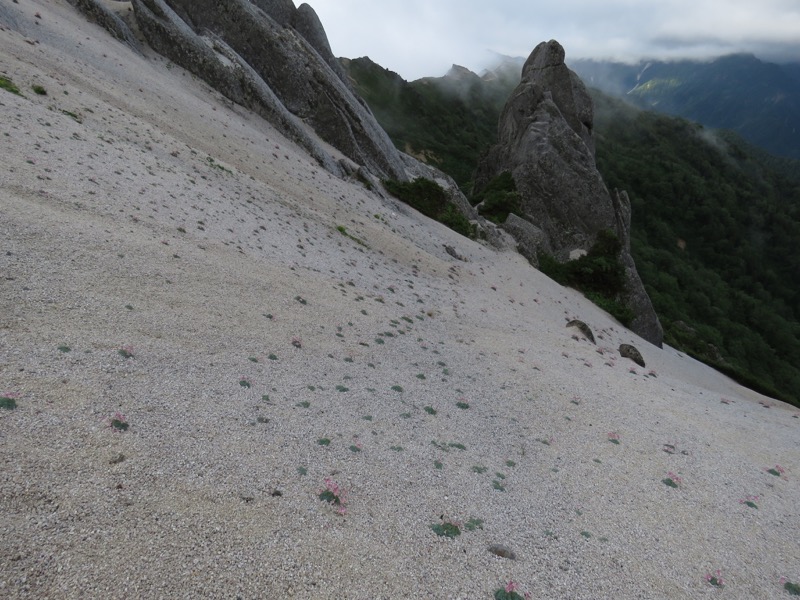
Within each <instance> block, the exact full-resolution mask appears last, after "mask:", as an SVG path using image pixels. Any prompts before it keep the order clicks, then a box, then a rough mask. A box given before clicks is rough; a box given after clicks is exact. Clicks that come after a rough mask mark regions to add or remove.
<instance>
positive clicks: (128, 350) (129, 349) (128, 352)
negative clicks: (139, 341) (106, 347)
mask: <svg viewBox="0 0 800 600" xmlns="http://www.w3.org/2000/svg"><path fill="white" fill-rule="evenodd" d="M117 354H119V355H120V356H121V357H122V358H135V357H134V355H133V346H130V345H128V346H122V348H120V349H119V350H117Z"/></svg>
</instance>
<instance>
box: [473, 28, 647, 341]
mask: <svg viewBox="0 0 800 600" xmlns="http://www.w3.org/2000/svg"><path fill="white" fill-rule="evenodd" d="M592 124H593V108H592V101H591V98H590V97H589V94H588V93H587V91H586V88H585V86H584V85H583V83H582V82H581V81H580V79H579V78H578V77H577V75H575V74H574V73H573V72H572V71H570V70H569V68H568V67H567V66H566V64H565V63H564V49H563V48H562V47H561V45H560V44H559V43H558V42H556V41H550V42H543V43H541V44H539V45H538V46H537V47H536V48H535V49H534V51H533V52H532V53H531V55H530V57H529V58H528V60H527V61H526V62H525V65H524V66H523V68H522V79H521V81H520V84H519V86H517V88H516V89H515V90H514V92H513V93H512V95H511V97H510V99H509V100H508V102H507V103H506V106H505V108H504V109H503V112H502V115H501V117H500V121H499V123H498V142H497V144H495V145H494V146H493V147H492V148H491V149H490V150H489V152H488V153H487V155H486V156H485V157H484V158H483V159H482V161H481V163H480V165H479V166H478V170H477V172H476V182H475V189H476V190H477V191H480V189H481V188H482V187H483V186H485V185H487V184H488V183H489V182H490V181H491V180H492V179H493V178H494V177H496V176H498V175H499V174H501V173H502V172H504V171H509V172H510V173H511V175H512V177H513V178H514V182H515V184H516V188H517V192H518V193H519V194H520V198H521V202H522V210H521V213H522V214H519V215H518V216H519V217H520V218H521V219H524V220H525V221H528V222H530V223H532V224H533V225H534V226H536V227H537V228H538V229H539V230H541V231H542V232H543V236H542V237H541V241H540V242H539V243H538V249H541V250H544V251H547V252H548V253H552V254H553V256H555V258H556V259H557V260H560V261H566V260H568V259H569V258H570V256H577V255H580V254H582V253H584V252H585V251H588V250H589V249H590V248H591V247H592V245H593V244H594V242H595V240H596V239H597V235H598V233H599V232H600V231H603V230H611V231H613V232H614V233H615V234H616V235H617V237H618V238H619V239H620V241H621V242H622V246H623V250H622V253H621V256H620V260H621V261H622V263H623V265H624V267H625V273H626V286H627V289H628V297H627V298H626V299H625V300H626V303H627V305H628V306H629V307H630V308H631V309H633V311H634V313H635V315H636V316H635V319H634V321H633V323H632V324H631V329H632V330H633V331H634V332H636V333H638V334H639V335H641V336H642V337H643V338H645V339H646V340H648V341H649V342H652V343H653V344H655V345H657V346H660V345H661V343H662V339H663V331H662V329H661V325H660V323H659V321H658V317H657V316H656V314H655V310H654V309H653V307H652V303H651V302H650V299H649V297H648V296H647V293H646V291H645V289H644V286H643V285H642V282H641V280H640V279H639V276H638V274H637V273H636V266H635V264H634V262H633V258H632V257H631V255H630V202H629V201H628V198H627V196H626V195H625V194H624V193H622V194H615V197H613V198H612V196H611V194H609V192H608V189H607V188H606V185H605V183H604V182H603V178H602V176H601V175H600V172H599V171H598V170H597V166H596V164H595V158H594V141H593V138H592ZM504 227H505V225H504ZM520 229H521V228H520V227H519V223H518V222H516V221H513V220H512V223H511V224H510V226H509V227H507V230H508V231H509V232H511V233H512V234H513V232H514V230H516V231H518V232H519V231H520ZM530 239H531V238H528V240H530ZM525 251H526V252H528V253H532V252H531V250H530V249H529V248H528V249H526V250H525Z"/></svg>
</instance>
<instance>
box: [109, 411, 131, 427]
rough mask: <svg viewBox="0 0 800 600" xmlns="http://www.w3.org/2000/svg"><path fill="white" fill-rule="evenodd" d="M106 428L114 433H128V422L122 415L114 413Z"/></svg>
mask: <svg viewBox="0 0 800 600" xmlns="http://www.w3.org/2000/svg"><path fill="white" fill-rule="evenodd" d="M108 426H109V427H111V429H113V430H114V431H128V427H130V425H129V424H128V420H127V419H126V418H125V415H123V414H122V413H119V412H116V413H114V416H113V417H111V418H110V419H109V420H108Z"/></svg>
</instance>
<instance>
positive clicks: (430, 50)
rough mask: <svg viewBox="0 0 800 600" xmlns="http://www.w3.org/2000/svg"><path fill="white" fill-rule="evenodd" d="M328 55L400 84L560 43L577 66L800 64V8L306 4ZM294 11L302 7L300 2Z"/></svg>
mask: <svg viewBox="0 0 800 600" xmlns="http://www.w3.org/2000/svg"><path fill="white" fill-rule="evenodd" d="M308 3H309V4H310V5H311V6H312V7H313V8H314V10H315V11H316V12H317V14H318V15H319V18H320V20H321V21H322V24H323V26H324V27H325V31H326V32H327V34H328V40H329V41H330V43H331V47H332V49H333V53H334V54H335V55H336V56H343V57H347V58H358V57H361V56H369V57H370V58H371V59H372V60H374V61H375V62H377V63H378V64H380V65H381V66H383V67H386V68H387V69H391V70H392V71H395V72H397V73H399V74H400V75H401V76H402V77H403V78H404V79H406V80H409V81H411V80H414V79H418V78H420V77H425V76H440V75H444V74H445V72H447V70H448V69H449V68H450V65H452V64H454V63H455V64H459V65H462V66H465V67H468V68H470V69H472V70H474V71H479V70H480V69H481V68H482V67H484V66H485V65H486V64H487V63H488V61H489V60H490V57H491V56H492V54H491V53H492V52H496V53H500V54H506V55H510V56H525V57H527V56H528V55H529V54H530V52H531V50H533V48H534V47H535V46H536V44H538V43H539V42H542V41H547V40H550V39H556V40H558V41H559V42H560V43H561V44H562V45H563V46H564V49H565V50H566V53H567V62H569V60H570V59H575V58H611V59H617V60H624V61H635V60H638V59H641V58H660V59H669V58H685V57H691V58H707V57H713V56H719V55H722V54H730V53H732V52H753V53H755V54H756V55H758V56H759V57H760V58H763V59H766V60H776V61H779V60H793V61H800V0H660V1H651V0H604V1H602V2H601V1H600V0H555V1H553V0H548V1H538V0H527V1H526V0H494V1H493V2H487V1H486V0H309V2H308ZM297 4H299V2H297Z"/></svg>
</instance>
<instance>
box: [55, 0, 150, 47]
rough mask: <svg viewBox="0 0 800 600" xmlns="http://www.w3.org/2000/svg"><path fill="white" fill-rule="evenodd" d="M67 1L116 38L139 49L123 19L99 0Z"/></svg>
mask: <svg viewBox="0 0 800 600" xmlns="http://www.w3.org/2000/svg"><path fill="white" fill-rule="evenodd" d="M67 2H69V3H70V4H72V6H74V7H75V8H77V9H78V10H79V11H81V12H82V13H83V14H84V15H86V16H87V18H88V19H89V20H90V21H92V22H94V23H97V24H98V25H100V26H101V27H103V28H105V29H106V30H108V31H109V32H110V33H111V35H113V36H114V37H116V38H117V39H118V40H120V41H121V42H125V43H126V44H128V45H129V46H130V47H131V48H133V49H134V50H139V42H138V41H137V40H136V37H135V36H134V35H133V33H132V32H131V30H130V28H129V27H128V26H127V25H126V24H125V21H123V20H122V19H121V18H120V17H119V16H118V15H117V14H116V13H115V12H114V11H112V10H111V9H109V8H108V7H107V6H106V5H105V4H103V3H102V2H101V1H100V0H67Z"/></svg>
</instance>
